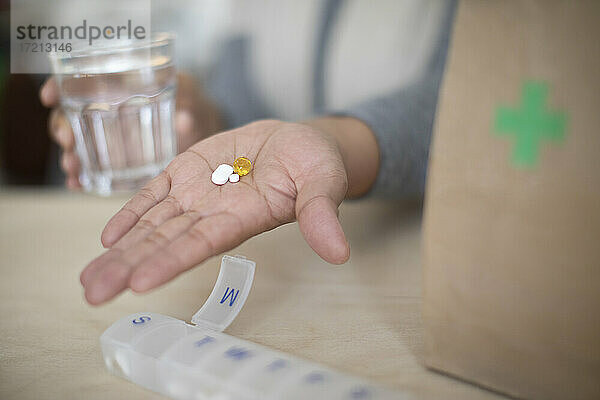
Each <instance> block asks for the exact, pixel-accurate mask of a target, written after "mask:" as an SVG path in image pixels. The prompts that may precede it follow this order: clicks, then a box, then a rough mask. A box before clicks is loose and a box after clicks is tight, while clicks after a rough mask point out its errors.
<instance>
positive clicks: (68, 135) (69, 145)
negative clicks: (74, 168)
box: [48, 108, 75, 151]
mask: <svg viewBox="0 0 600 400" xmlns="http://www.w3.org/2000/svg"><path fill="white" fill-rule="evenodd" d="M48 128H49V130H50V137H51V138H52V139H53V140H54V141H55V142H56V143H57V144H58V145H59V146H60V147H61V148H62V149H63V150H64V151H73V149H74V148H75V136H74V135H73V130H72V129H71V124H69V121H67V118H66V117H65V115H64V114H63V112H62V111H61V110H60V109H58V108H57V109H54V110H52V112H51V113H50V119H49V121H48Z"/></svg>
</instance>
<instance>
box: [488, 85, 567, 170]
mask: <svg viewBox="0 0 600 400" xmlns="http://www.w3.org/2000/svg"><path fill="white" fill-rule="evenodd" d="M547 96H548V85H547V84H545V83H543V82H536V81H527V82H525V83H524V84H523V89H522V98H521V104H520V106H519V108H511V107H506V106H500V107H498V109H497V110H496V119H495V123H494V127H495V130H496V132H497V134H499V135H502V136H505V135H511V136H514V147H513V151H512V161H513V163H514V164H515V165H517V166H524V167H528V166H533V165H535V164H536V163H537V161H538V157H539V152H540V145H541V143H542V142H543V141H544V140H552V141H562V140H563V139H564V137H565V127H566V121H567V117H566V115H565V113H562V112H558V111H552V110H547V108H546V99H547Z"/></svg>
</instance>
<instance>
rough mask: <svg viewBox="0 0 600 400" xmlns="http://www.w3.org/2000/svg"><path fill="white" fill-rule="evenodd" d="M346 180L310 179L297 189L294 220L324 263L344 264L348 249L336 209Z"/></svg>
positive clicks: (343, 192)
mask: <svg viewBox="0 0 600 400" xmlns="http://www.w3.org/2000/svg"><path fill="white" fill-rule="evenodd" d="M345 187H346V184H345V178H344V177H340V176H338V177H331V178H327V179H311V180H310V181H309V182H306V183H305V184H304V185H302V186H300V187H299V190H298V197H297V199H296V219H297V220H298V225H299V226H300V231H301V232H302V235H303V236H304V239H306V242H307V243H308V245H309V246H310V247H311V248H312V249H313V250H314V251H315V252H316V253H317V254H318V255H319V256H321V258H323V259H324V260H325V261H327V262H329V263H332V264H343V263H345V262H346V261H348V258H349V257H350V247H349V245H348V242H347V240H346V236H345V235H344V231H343V230H342V226H341V225H340V221H339V220H338V217H337V214H338V206H339V204H340V203H341V202H342V200H343V198H344V196H345V190H344V188H345Z"/></svg>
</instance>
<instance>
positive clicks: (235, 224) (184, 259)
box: [129, 212, 252, 292]
mask: <svg viewBox="0 0 600 400" xmlns="http://www.w3.org/2000/svg"><path fill="white" fill-rule="evenodd" d="M251 234H252V233H251V232H246V231H245V229H244V226H243V224H242V221H241V220H240V217H239V216H237V214H233V213H229V212H223V213H219V214H216V215H212V216H209V217H206V218H202V219H200V220H199V221H198V222H195V223H194V224H193V225H192V226H191V227H189V228H188V229H187V230H186V231H185V233H184V234H183V235H181V236H179V237H177V238H176V239H175V240H173V241H172V242H170V243H169V244H168V245H166V246H164V247H162V248H160V249H159V251H158V252H157V253H156V254H154V255H152V257H147V258H146V259H145V260H144V261H143V262H141V263H140V265H139V266H138V267H137V268H136V269H135V270H134V271H133V274H132V276H131V278H130V282H129V286H130V287H131V289H132V290H134V291H136V292H144V291H147V290H150V289H153V288H155V287H157V286H159V285H161V284H163V283H165V282H167V281H169V280H171V279H173V278H174V277H175V276H177V275H178V274H180V273H182V272H183V271H186V270H188V269H190V268H191V267H193V266H194V265H197V264H199V263H201V262H203V261H204V260H206V259H207V258H209V257H211V256H213V255H216V254H219V253H222V252H224V251H227V250H229V249H232V248H234V247H235V246H237V245H239V244H240V243H242V242H243V241H244V240H246V239H247V238H248V237H249V236H250V235H251Z"/></svg>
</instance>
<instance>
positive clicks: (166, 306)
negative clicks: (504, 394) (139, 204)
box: [0, 190, 500, 399]
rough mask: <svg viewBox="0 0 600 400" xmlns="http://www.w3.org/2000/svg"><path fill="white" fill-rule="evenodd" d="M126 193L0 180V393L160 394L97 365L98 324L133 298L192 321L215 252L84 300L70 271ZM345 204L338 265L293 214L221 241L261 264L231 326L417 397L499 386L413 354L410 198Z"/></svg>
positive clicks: (215, 262) (415, 274)
mask: <svg viewBox="0 0 600 400" xmlns="http://www.w3.org/2000/svg"><path fill="white" fill-rule="evenodd" d="M124 200H125V199H124V198H122V197H120V198H111V199H104V198H98V197H93V196H89V195H83V194H72V193H66V192H63V191H39V190H12V191H6V190H4V191H2V192H0V398H1V399H80V398H86V399H106V398H112V399H125V398H127V399H153V398H157V399H158V398H161V396H159V395H157V394H155V393H152V392H149V391H147V390H145V389H142V388H140V387H138V386H136V385H134V384H132V383H129V382H127V381H125V380H122V379H119V378H116V377H114V376H112V375H110V374H109V373H108V372H107V371H106V369H105V367H104V364H103V362H102V357H101V352H100V346H99V340H98V339H99V337H100V334H101V333H102V332H103V331H104V330H105V329H106V328H107V327H108V326H110V325H111V324H112V323H113V322H114V321H116V320H117V319H119V318H121V317H123V316H124V315H127V314H130V313H134V312H139V311H152V312H158V313H162V314H166V315H170V316H174V317H177V318H180V319H184V320H187V321H189V319H190V318H191V316H192V315H193V314H194V312H195V311H196V310H197V309H198V308H199V307H200V306H201V305H202V304H203V303H204V300H205V299H206V298H207V297H208V295H209V293H210V291H211V289H212V286H213V284H214V282H215V280H216V277H217V273H218V268H219V262H220V258H219V257H215V258H212V259H210V260H208V261H207V262H205V263H204V264H203V265H201V266H199V267H197V268H195V269H193V270H192V271H190V272H188V273H185V274H183V275H182V276H179V277H178V278H177V279H175V280H174V281H172V282H170V283H169V284H167V285H165V286H164V287H162V288H160V289H157V290H155V291H153V292H151V293H149V294H146V295H133V294H131V293H125V294H123V295H121V296H119V297H118V298H117V299H116V300H114V301H112V302H111V303H109V304H107V305H104V306H101V307H91V306H89V305H87V304H86V303H85V301H84V299H83V293H82V289H81V286H80V283H79V272H80V271H81V269H82V268H83V267H84V266H85V265H86V263H87V262H88V261H89V260H91V259H92V258H93V257H94V256H96V255H98V254H99V253H100V252H101V251H102V249H101V246H100V240H99V236H100V232H101V230H102V228H103V227H104V223H105V222H106V221H107V220H108V218H109V217H110V216H111V215H112V214H113V213H114V212H115V211H116V210H118V209H119V208H120V206H121V205H122V203H123V202H124ZM340 215H341V220H342V224H343V226H344V229H345V231H346V234H347V236H348V239H349V241H350V244H351V249H352V256H351V259H350V261H349V262H348V263H347V264H345V265H343V266H337V267H333V266H330V265H328V264H326V263H325V262H323V261H322V260H321V259H320V258H319V257H318V256H317V255H315V254H314V253H313V252H312V250H311V249H310V248H309V247H308V245H306V243H305V242H304V240H303V239H302V236H301V235H300V232H299V230H298V228H297V226H296V225H295V224H290V225H287V226H284V227H281V228H278V229H276V230H274V231H272V232H268V233H266V234H263V235H260V236H258V237H256V238H253V239H251V240H249V241H248V242H246V243H244V244H243V245H242V246H240V247H239V248H238V249H235V250H233V251H231V252H229V254H242V255H245V256H246V257H248V258H250V259H252V260H254V261H256V264H257V270H256V275H255V278H254V287H253V289H252V291H251V292H250V296H249V298H248V300H247V302H246V305H245V306H244V308H243V309H242V311H241V313H240V314H239V315H238V317H237V319H236V320H235V321H234V322H233V324H232V325H231V326H230V327H229V328H228V329H227V330H226V332H227V333H229V334H231V335H234V336H237V337H240V338H243V339H247V340H250V341H252V342H256V343H259V344H262V345H265V346H268V347H271V348H274V349H277V350H281V351H284V352H287V353H290V354H293V355H296V356H299V357H302V358H305V359H308V360H311V361H315V362H318V363H321V364H324V365H326V366H329V367H333V368H336V369H339V370H341V371H344V372H347V373H351V374H354V375H358V376H362V377H365V378H368V379H370V380H371V381H373V382H375V383H380V384H385V385H387V386H389V387H392V388H396V389H400V390H406V391H408V392H410V393H413V394H414V395H415V398H424V399H436V398H439V399H450V398H456V399H459V398H460V399H494V398H500V396H498V395H497V394H494V393H491V392H488V391H485V390H483V389H480V388H477V387H475V386H472V385H469V384H466V383H464V382H461V381H458V380H455V379H452V378H449V377H446V376H443V375H440V374H437V373H434V372H431V371H428V370H427V369H426V368H424V367H423V366H422V364H421V355H422V351H423V343H422V340H423V338H422V332H421V325H422V321H421V316H420V303H421V297H420V296H421V270H420V256H419V252H420V249H419V246H420V220H421V216H420V211H419V209H418V208H417V207H415V206H414V205H412V206H411V205H407V204H400V203H389V202H381V201H375V200H368V201H360V202H348V203H346V204H344V205H343V206H342V209H341V214H340Z"/></svg>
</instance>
